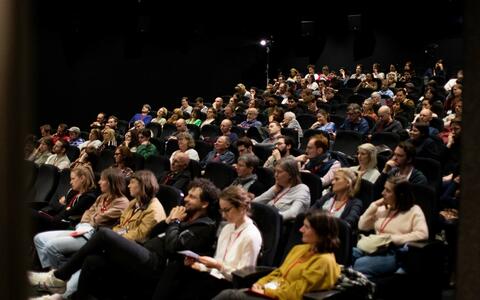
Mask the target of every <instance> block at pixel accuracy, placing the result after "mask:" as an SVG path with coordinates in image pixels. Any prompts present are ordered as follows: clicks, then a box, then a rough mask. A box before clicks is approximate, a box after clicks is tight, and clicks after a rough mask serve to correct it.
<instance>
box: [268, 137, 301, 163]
mask: <svg viewBox="0 0 480 300" xmlns="http://www.w3.org/2000/svg"><path fill="white" fill-rule="evenodd" d="M294 143H295V142H294V141H293V139H292V138H291V137H289V136H283V135H281V136H279V137H278V139H277V143H276V144H275V148H274V149H273V151H272V155H270V156H269V157H268V159H267V161H265V163H264V164H263V167H264V168H270V169H272V170H273V169H274V168H275V165H276V164H277V161H279V160H280V159H281V158H284V157H290V158H295V157H293V155H291V154H290V150H291V149H292V148H293V145H294Z"/></svg>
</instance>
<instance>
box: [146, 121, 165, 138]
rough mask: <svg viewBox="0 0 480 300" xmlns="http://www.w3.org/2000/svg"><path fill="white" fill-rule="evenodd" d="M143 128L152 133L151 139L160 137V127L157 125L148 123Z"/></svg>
mask: <svg viewBox="0 0 480 300" xmlns="http://www.w3.org/2000/svg"><path fill="white" fill-rule="evenodd" d="M145 127H146V128H148V129H150V130H151V131H152V132H153V136H152V138H156V137H159V136H160V135H162V125H160V124H159V123H155V122H150V123H148V124H147V125H145Z"/></svg>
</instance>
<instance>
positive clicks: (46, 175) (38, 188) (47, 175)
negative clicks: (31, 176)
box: [28, 164, 59, 203]
mask: <svg viewBox="0 0 480 300" xmlns="http://www.w3.org/2000/svg"><path fill="white" fill-rule="evenodd" d="M58 177H59V169H58V168H57V167H55V166H53V165H45V164H44V165H41V166H40V167H39V168H38V173H37V177H36V178H35V182H34V184H33V188H32V193H31V194H30V199H28V201H29V202H45V203H46V202H47V201H49V200H50V197H52V194H53V192H54V190H55V188H56V186H57V183H58Z"/></svg>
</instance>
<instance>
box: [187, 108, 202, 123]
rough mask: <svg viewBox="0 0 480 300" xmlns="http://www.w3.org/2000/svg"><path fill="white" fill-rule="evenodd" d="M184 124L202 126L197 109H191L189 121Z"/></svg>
mask: <svg viewBox="0 0 480 300" xmlns="http://www.w3.org/2000/svg"><path fill="white" fill-rule="evenodd" d="M186 123H187V124H193V125H196V126H200V125H202V120H201V119H200V110H199V109H198V108H194V109H193V111H192V114H191V115H190V119H188V120H187V121H186Z"/></svg>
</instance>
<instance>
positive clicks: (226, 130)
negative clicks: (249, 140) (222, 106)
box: [220, 119, 238, 143]
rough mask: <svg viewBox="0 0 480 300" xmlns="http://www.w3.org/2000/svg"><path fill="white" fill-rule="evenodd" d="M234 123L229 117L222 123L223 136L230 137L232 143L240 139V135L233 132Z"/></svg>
mask: <svg viewBox="0 0 480 300" xmlns="http://www.w3.org/2000/svg"><path fill="white" fill-rule="evenodd" d="M232 126H233V123H232V121H231V120H229V119H225V120H223V121H222V123H220V131H221V132H222V135H223V136H226V137H228V139H229V140H230V142H231V143H234V142H235V141H236V140H238V135H237V134H236V133H235V132H231V129H232Z"/></svg>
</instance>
